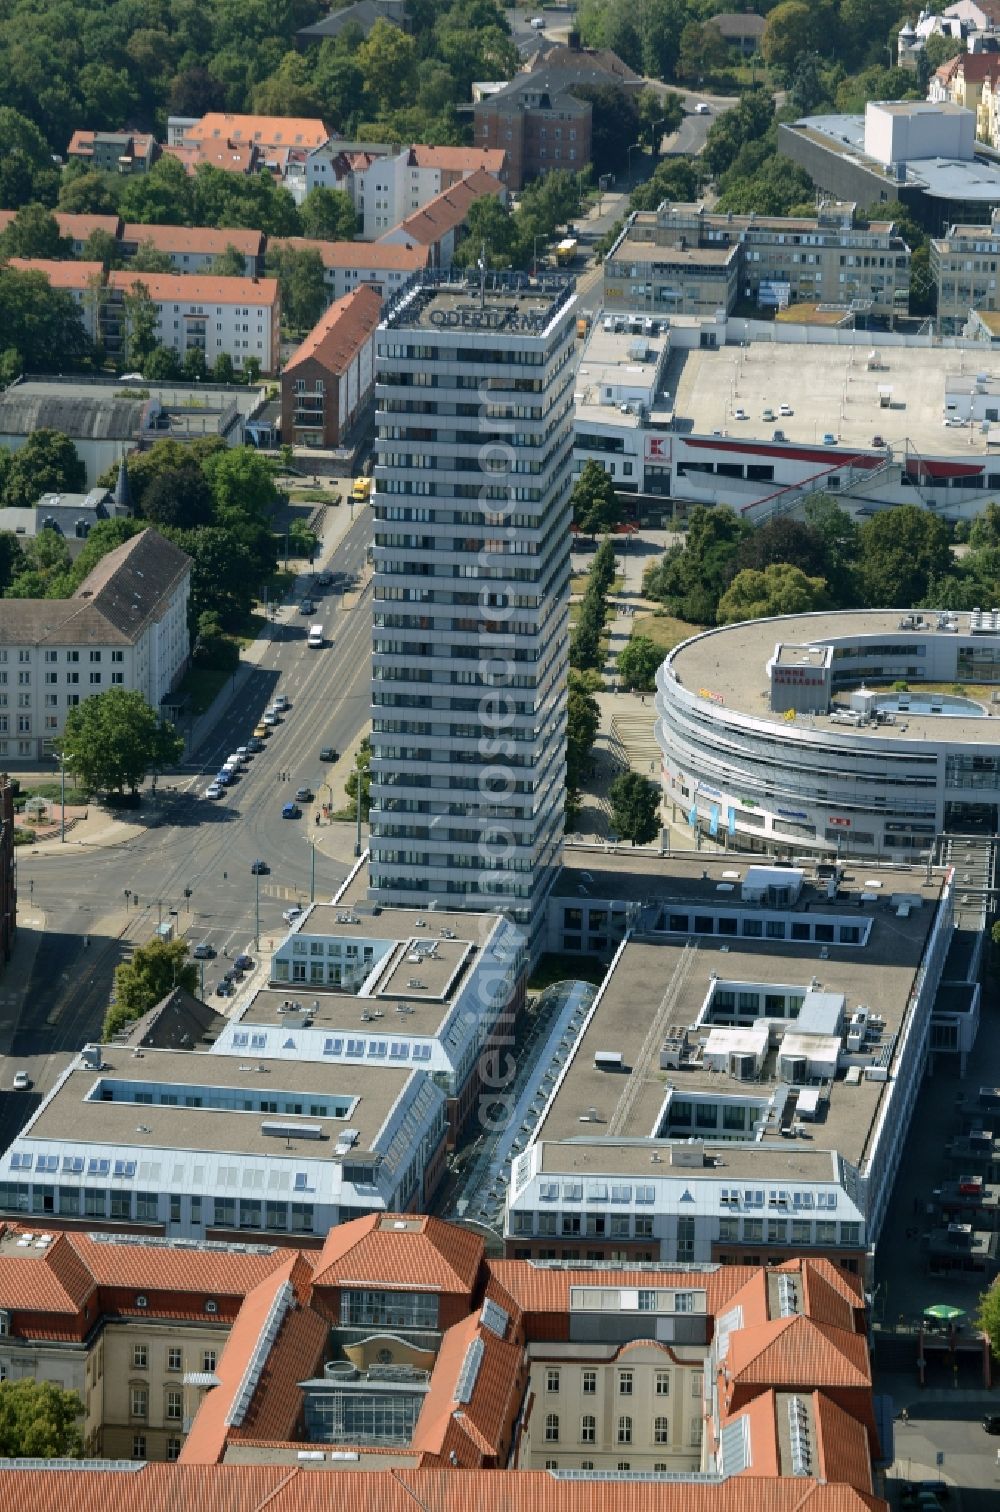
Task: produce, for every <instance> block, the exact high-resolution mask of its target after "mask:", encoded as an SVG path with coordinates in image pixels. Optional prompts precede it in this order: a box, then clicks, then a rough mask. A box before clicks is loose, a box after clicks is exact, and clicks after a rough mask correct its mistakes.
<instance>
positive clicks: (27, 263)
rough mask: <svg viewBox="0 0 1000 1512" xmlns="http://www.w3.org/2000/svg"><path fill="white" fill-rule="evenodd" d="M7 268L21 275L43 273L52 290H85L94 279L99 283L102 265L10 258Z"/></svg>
mask: <svg viewBox="0 0 1000 1512" xmlns="http://www.w3.org/2000/svg"><path fill="white" fill-rule="evenodd" d="M8 266H9V267H11V268H17V269H18V270H19V271H20V272H22V273H44V274H45V277H46V278H47V279H48V281H49V283H50V284H51V285H52V287H53V288H54V289H86V288H87V287H88V285H90V284H91V283H92V282H93V281H94V280H95V279H96V281H97V282H98V283H101V282H102V281H103V278H104V265H103V263H99V262H74V261H73V260H72V259H67V260H66V261H62V260H60V259H58V258H55V257H11V258H9V259H8Z"/></svg>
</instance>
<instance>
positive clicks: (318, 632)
mask: <svg viewBox="0 0 1000 1512" xmlns="http://www.w3.org/2000/svg"><path fill="white" fill-rule="evenodd" d="M322 644H323V626H322V625H310V626H309V638H308V640H307V641H306V645H308V646H312V648H313V650H314V651H315V650H317V649H319V647H321V646H322Z"/></svg>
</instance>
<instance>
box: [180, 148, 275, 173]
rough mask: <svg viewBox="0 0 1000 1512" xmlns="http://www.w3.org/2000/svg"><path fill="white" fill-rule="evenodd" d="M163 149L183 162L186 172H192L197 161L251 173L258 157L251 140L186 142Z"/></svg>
mask: <svg viewBox="0 0 1000 1512" xmlns="http://www.w3.org/2000/svg"><path fill="white" fill-rule="evenodd" d="M163 151H164V152H165V153H166V154H167V155H168V157H174V158H176V159H177V161H178V162H179V163H183V164H184V167H185V168H186V169H187V171H188V173H194V171H195V169H196V168H197V167H198V164H199V163H211V165H212V167H213V168H222V169H223V170H224V171H225V172H227V173H252V172H253V169H254V165H255V163H256V161H257V158H258V151H257V148H256V147H255V146H254V144H253V143H252V142H245V143H242V144H238V143H236V142H186V143H183V144H182V145H180V146H177V147H174V146H170V147H164V149H163Z"/></svg>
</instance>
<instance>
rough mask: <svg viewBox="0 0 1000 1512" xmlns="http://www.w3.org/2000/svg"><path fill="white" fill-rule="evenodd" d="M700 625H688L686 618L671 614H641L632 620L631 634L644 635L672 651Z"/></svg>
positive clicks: (701, 627)
mask: <svg viewBox="0 0 1000 1512" xmlns="http://www.w3.org/2000/svg"><path fill="white" fill-rule="evenodd" d="M703 628H704V626H702V625H689V624H688V623H687V621H686V620H681V619H674V617H673V615H672V614H643V615H641V616H639V617H637V618H636V619H635V620H633V622H632V634H633V635H645V636H646V637H647V639H648V640H651V641H652V642H653V644H654V645H655V646H659V647H660V648H661V650H663V651H672V650H673V648H674V647H675V646H679V645H680V643H681V641H682V640H687V638H688V636H689V635H696V634H697V633H698V631H699V630H701V629H703Z"/></svg>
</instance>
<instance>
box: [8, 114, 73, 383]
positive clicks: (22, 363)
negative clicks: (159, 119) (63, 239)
mask: <svg viewBox="0 0 1000 1512" xmlns="http://www.w3.org/2000/svg"><path fill="white" fill-rule="evenodd" d="M0 114H2V112H0ZM0 349H2V351H3V352H4V354H5V360H4V370H5V372H4V379H5V381H6V382H9V381H10V379H11V377H14V376H16V375H17V374H18V373H19V372H23V371H24V370H25V369H26V368H30V369H32V370H33V371H35V372H41V373H45V372H63V373H64V372H66V370H67V369H69V368H73V367H76V366H78V365H79V364H80V363H81V362H82V361H83V359H84V358H85V357H88V356H89V355H90V353H91V350H92V349H91V345H90V339H89V337H88V336H87V333H86V331H85V329H84V325H83V320H82V318H81V314H80V308H79V306H78V305H77V303H76V300H75V299H74V298H73V295H72V294H71V293H70V292H69V290H68V289H54V288H53V287H52V285H51V284H50V283H49V281H48V279H47V278H46V276H45V274H44V273H39V272H34V271H31V272H25V271H22V270H21V269H20V268H10V267H3V266H0ZM7 353H12V354H13V356H12V357H8V356H7V355H6V354H7Z"/></svg>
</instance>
